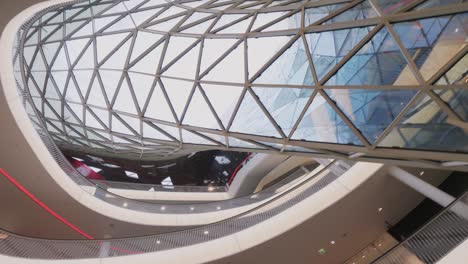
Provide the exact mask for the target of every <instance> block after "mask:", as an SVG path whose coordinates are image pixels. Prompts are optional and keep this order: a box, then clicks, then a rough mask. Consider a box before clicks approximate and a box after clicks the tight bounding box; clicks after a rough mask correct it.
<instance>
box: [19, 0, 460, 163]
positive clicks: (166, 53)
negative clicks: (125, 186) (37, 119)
mask: <svg viewBox="0 0 468 264" xmlns="http://www.w3.org/2000/svg"><path fill="white" fill-rule="evenodd" d="M458 2H460V3H461V2H462V1H432V0H428V1H397V0H392V1H383V0H370V1H367V0H366V1H358V0H356V1H347V0H338V1H330V0H322V1H320V0H319V1H292V0H291V1H287V0H284V1H267V0H265V1H246V0H242V1H226V0H217V1H164V0H128V1H108V0H102V1H99V0H97V1H82V2H78V3H75V4H71V5H69V6H67V7H61V8H59V9H56V10H52V11H48V12H45V13H43V14H42V15H40V16H39V18H38V19H37V20H35V21H34V22H33V26H32V27H31V28H30V29H29V31H28V33H27V37H26V38H25V39H23V40H22V42H23V47H22V50H21V55H22V60H21V67H19V68H18V72H17V76H19V77H18V82H19V83H20V84H21V86H22V87H23V88H24V90H25V92H26V93H28V94H29V95H30V96H31V98H32V101H33V104H34V106H35V108H36V110H37V111H38V113H40V115H41V117H42V119H43V121H44V122H45V124H46V126H47V129H48V131H49V133H50V134H51V136H52V137H53V139H54V140H55V142H56V143H57V144H58V145H59V146H60V147H61V148H64V149H79V150H85V151H90V152H97V153H105V154H119V155H122V154H125V155H128V156H129V157H137V158H145V157H148V158H151V159H164V158H168V157H173V156H177V155H182V154H185V153H188V152H191V151H193V150H202V149H233V150H241V151H242V150H243V151H253V152H256V151H257V152H276V153H280V152H282V153H298V152H299V153H302V154H308V155H315V156H317V157H333V158H346V157H354V158H358V159H362V160H366V159H367V160H377V161H386V160H404V161H408V160H412V161H414V160H421V159H428V160H431V162H433V164H432V165H434V166H439V165H444V164H445V163H444V162H446V161H454V160H456V161H461V162H462V163H461V165H464V163H463V162H465V163H467V162H468V158H467V155H466V152H468V136H467V131H468V125H467V122H468V110H467V106H468V99H467V98H468V96H467V94H468V89H467V86H466V82H467V77H466V68H467V64H468V59H467V56H466V53H467V50H468V48H467V31H468V28H467V25H468V15H467V13H466V12H467V10H468V6H467V4H457V3H458ZM23 81H24V83H23ZM421 150H424V152H422V151H421ZM457 165H460V164H457Z"/></svg>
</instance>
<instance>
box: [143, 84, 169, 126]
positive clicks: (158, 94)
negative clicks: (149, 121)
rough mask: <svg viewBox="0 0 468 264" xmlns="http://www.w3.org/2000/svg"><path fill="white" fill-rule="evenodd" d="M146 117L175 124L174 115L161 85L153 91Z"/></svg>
mask: <svg viewBox="0 0 468 264" xmlns="http://www.w3.org/2000/svg"><path fill="white" fill-rule="evenodd" d="M145 117H148V118H154V119H158V120H163V121H168V122H173V123H175V120H174V115H173V114H172V111H171V108H170V107H169V104H168V103H167V101H166V98H165V96H164V94H163V92H162V91H161V88H160V87H159V84H157V85H156V87H155V88H154V90H153V93H152V95H151V98H150V100H149V102H148V106H147V108H146V112H145Z"/></svg>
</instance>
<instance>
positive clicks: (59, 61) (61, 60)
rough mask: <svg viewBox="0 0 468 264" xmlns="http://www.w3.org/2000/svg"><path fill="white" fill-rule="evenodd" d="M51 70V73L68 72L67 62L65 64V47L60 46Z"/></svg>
mask: <svg viewBox="0 0 468 264" xmlns="http://www.w3.org/2000/svg"><path fill="white" fill-rule="evenodd" d="M52 70H53V71H59V70H68V62H67V55H66V53H65V45H62V47H61V48H60V51H59V53H58V55H57V57H55V60H54V62H53V65H52Z"/></svg>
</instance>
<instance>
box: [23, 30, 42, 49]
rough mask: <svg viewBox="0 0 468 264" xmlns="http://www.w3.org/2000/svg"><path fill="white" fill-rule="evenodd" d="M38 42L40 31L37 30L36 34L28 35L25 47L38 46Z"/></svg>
mask: <svg viewBox="0 0 468 264" xmlns="http://www.w3.org/2000/svg"><path fill="white" fill-rule="evenodd" d="M28 33H29V32H28ZM38 42H39V33H38V30H36V31H35V32H34V33H32V34H30V35H28V37H27V40H26V43H25V45H34V44H37V43H38ZM25 48H26V47H25ZM29 48H33V47H29Z"/></svg>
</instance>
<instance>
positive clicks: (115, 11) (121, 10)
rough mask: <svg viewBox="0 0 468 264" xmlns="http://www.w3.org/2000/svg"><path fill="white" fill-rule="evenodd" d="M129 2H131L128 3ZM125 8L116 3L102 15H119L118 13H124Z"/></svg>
mask: <svg viewBox="0 0 468 264" xmlns="http://www.w3.org/2000/svg"><path fill="white" fill-rule="evenodd" d="M130 2H131V1H130ZM126 12H127V8H126V7H125V5H124V4H122V3H117V4H115V5H114V6H113V7H111V8H109V9H108V10H107V11H106V12H104V13H103V15H111V14H119V13H126Z"/></svg>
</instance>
